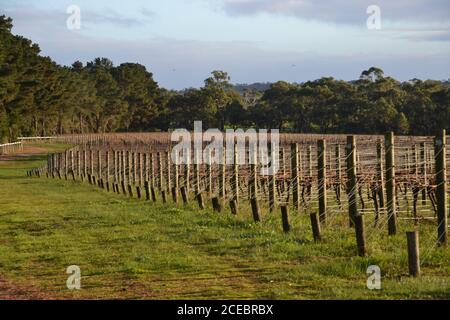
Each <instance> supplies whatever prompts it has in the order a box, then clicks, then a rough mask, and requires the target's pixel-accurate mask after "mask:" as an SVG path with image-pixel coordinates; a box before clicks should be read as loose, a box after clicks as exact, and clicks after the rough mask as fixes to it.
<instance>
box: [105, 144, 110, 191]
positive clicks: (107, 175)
mask: <svg viewBox="0 0 450 320" xmlns="http://www.w3.org/2000/svg"><path fill="white" fill-rule="evenodd" d="M109 154H110V152H109V151H106V154H105V156H106V177H105V179H106V190H107V191H109V181H110V174H109V169H110V168H109V167H110V161H109Z"/></svg>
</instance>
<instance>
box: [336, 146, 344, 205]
mask: <svg viewBox="0 0 450 320" xmlns="http://www.w3.org/2000/svg"><path fill="white" fill-rule="evenodd" d="M334 156H335V164H336V180H337V181H336V192H337V198H338V201H339V202H340V201H341V190H342V189H341V181H342V165H341V146H340V145H339V144H337V145H336V149H335V153H334Z"/></svg>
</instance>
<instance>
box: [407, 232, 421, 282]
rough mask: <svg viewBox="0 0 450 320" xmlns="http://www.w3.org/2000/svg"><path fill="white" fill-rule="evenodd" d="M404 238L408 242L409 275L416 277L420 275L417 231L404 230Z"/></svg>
mask: <svg viewBox="0 0 450 320" xmlns="http://www.w3.org/2000/svg"><path fill="white" fill-rule="evenodd" d="M406 239H407V243H408V268H409V275H411V276H413V277H418V276H420V257H419V232H418V231H411V232H406Z"/></svg>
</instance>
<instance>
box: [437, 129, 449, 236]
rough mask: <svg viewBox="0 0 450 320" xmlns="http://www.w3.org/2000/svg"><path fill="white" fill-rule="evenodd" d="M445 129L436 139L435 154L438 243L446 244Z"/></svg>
mask: <svg viewBox="0 0 450 320" xmlns="http://www.w3.org/2000/svg"><path fill="white" fill-rule="evenodd" d="M445 144H446V141H445V130H442V131H441V132H440V133H439V134H438V135H437V136H436V137H435V139H434V155H435V161H436V200H437V201H436V202H437V223H438V244H439V245H446V244H447V241H448V218H447V216H448V212H447V168H446V154H445V153H446V149H445Z"/></svg>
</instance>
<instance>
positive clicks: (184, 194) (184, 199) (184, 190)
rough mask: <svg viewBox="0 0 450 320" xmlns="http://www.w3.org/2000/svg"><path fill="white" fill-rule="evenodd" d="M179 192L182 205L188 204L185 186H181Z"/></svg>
mask: <svg viewBox="0 0 450 320" xmlns="http://www.w3.org/2000/svg"><path fill="white" fill-rule="evenodd" d="M180 191H181V198H182V199H183V203H184V204H188V201H189V199H188V192H187V190H186V186H182V187H181V189H180Z"/></svg>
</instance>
